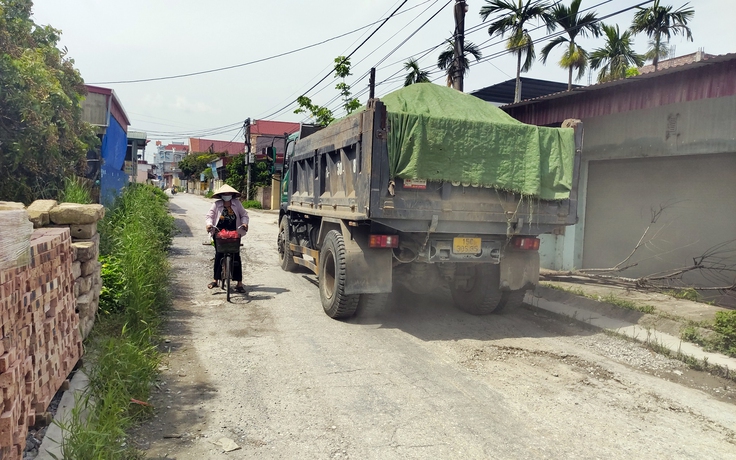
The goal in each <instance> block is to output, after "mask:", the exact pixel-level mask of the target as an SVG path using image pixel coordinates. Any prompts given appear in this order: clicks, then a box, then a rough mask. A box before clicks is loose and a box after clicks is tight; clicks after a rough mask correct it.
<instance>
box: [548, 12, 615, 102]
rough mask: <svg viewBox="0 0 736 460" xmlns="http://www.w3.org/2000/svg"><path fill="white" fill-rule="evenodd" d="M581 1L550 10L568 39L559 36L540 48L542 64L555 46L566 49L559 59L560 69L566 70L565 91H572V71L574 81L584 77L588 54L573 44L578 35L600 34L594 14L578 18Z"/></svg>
mask: <svg viewBox="0 0 736 460" xmlns="http://www.w3.org/2000/svg"><path fill="white" fill-rule="evenodd" d="M582 1H583V0H572V3H570V6H569V7H567V6H565V5H562V4H557V5H556V6H554V7H553V8H552V18H553V20H554V21H555V23H556V24H558V25H559V26H560V27H562V28H563V29H565V31H566V32H567V35H568V37H569V38H566V37H563V36H560V37H557V38H555V39H554V40H552V41H551V42H549V43H548V44H547V46H545V47H544V48H542V62H543V63H545V64H546V63H547V58H549V53H550V52H551V51H552V49H553V48H554V47H556V46H557V45H565V46H566V47H567V49H566V50H565V54H563V55H562V59H560V67H562V68H563V69H568V76H567V90H568V91H570V90H571V89H572V71H573V69H577V71H578V74H577V76H576V78H575V80H580V79H581V78H583V75H585V70H586V69H587V67H588V52H587V51H585V50H584V49H583V48H581V47H580V45H578V44H577V43H576V42H575V39H576V38H577V36H578V35H580V36H581V37H587V36H588V32H590V33H591V34H592V35H593V36H595V37H597V36H599V35H600V34H601V28H600V25H599V24H598V22H597V21H598V18H597V17H596V14H595V13H593V12H591V13H587V14H586V15H585V16H580V15H579V14H578V12H579V11H580V3H582Z"/></svg>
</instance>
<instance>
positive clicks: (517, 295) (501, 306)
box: [496, 289, 526, 313]
mask: <svg viewBox="0 0 736 460" xmlns="http://www.w3.org/2000/svg"><path fill="white" fill-rule="evenodd" d="M525 295H526V289H519V290H517V291H505V292H504V293H503V296H501V301H500V302H499V303H498V308H496V313H499V312H501V311H512V310H516V309H517V308H519V307H520V306H521V304H522V303H524V296H525Z"/></svg>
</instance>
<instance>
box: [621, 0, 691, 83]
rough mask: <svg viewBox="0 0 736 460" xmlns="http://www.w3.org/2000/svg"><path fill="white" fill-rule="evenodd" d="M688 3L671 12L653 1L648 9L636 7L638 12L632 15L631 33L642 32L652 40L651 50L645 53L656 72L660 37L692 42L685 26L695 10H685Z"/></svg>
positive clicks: (668, 39)
mask: <svg viewBox="0 0 736 460" xmlns="http://www.w3.org/2000/svg"><path fill="white" fill-rule="evenodd" d="M688 5H689V3H685V4H684V5H682V6H681V7H679V8H678V9H676V10H675V11H672V7H671V6H660V4H659V0H654V3H653V4H652V6H650V7H649V8H642V7H637V8H638V9H639V11H637V12H636V14H635V15H634V21H633V23H632V24H631V31H632V32H633V33H635V34H637V33H639V32H644V33H646V34H647V37H649V38H651V39H653V40H654V43H653V45H654V46H652V48H651V49H650V50H649V52H648V53H647V54H648V56H651V59H652V64H654V70H655V71H656V70H657V64H659V58H660V56H661V53H660V51H661V50H662V48H661V46H660V45H661V42H662V37H665V38H666V39H667V42H669V41H670V36H671V35H678V34H682V35H684V36H685V37H686V38H687V39H688V40H690V41H693V34H692V32H690V28H689V27H688V26H687V22H688V21H689V20H690V19H692V18H693V16H694V15H695V10H693V9H692V8H690V9H687V8H686V7H687V6H688Z"/></svg>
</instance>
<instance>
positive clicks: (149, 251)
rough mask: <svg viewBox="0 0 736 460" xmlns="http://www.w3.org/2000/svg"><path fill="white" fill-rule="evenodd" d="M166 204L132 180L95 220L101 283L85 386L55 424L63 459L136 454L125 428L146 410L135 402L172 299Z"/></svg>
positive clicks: (151, 370)
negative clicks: (69, 413) (59, 429)
mask: <svg viewBox="0 0 736 460" xmlns="http://www.w3.org/2000/svg"><path fill="white" fill-rule="evenodd" d="M167 203H168V197H167V196H166V195H165V194H164V193H163V192H162V191H161V190H159V189H157V188H155V187H152V186H148V185H143V184H138V185H135V184H134V185H131V186H129V187H127V188H126V189H125V190H124V192H123V193H122V194H121V195H120V196H119V197H118V198H117V199H116V201H115V204H114V205H113V207H112V209H109V210H108V211H107V212H106V216H105V219H104V220H103V221H102V222H101V223H100V224H99V229H100V249H101V253H102V255H101V260H102V263H103V272H102V278H103V285H104V289H103V292H102V293H101V297H100V309H99V313H98V318H97V323H96V325H95V329H94V330H93V332H92V334H90V337H88V338H87V340H86V343H85V345H86V347H87V356H88V359H89V363H90V365H89V366H88V368H87V369H86V372H87V373H88V375H89V378H90V384H89V387H88V390H87V392H86V394H85V395H84V397H82V398H80V400H79V404H78V406H77V407H76V408H75V409H74V411H72V417H71V418H70V420H68V421H65V422H64V423H62V424H61V425H62V429H64V430H65V431H66V433H67V436H66V437H65V439H64V441H63V443H62V452H63V458H64V459H117V458H124V459H130V458H138V457H140V456H139V453H137V452H135V451H134V450H131V448H129V447H125V444H126V443H125V432H126V430H127V429H129V428H130V427H131V426H132V425H133V424H134V423H136V422H137V421H138V420H140V419H141V418H143V417H145V416H147V415H148V414H149V413H150V407H148V406H146V405H145V404H139V403H137V402H136V401H143V402H146V401H147V400H148V398H149V396H150V389H151V385H152V383H153V381H154V379H155V378H156V374H157V369H158V364H159V362H160V357H159V353H158V351H157V349H156V343H157V341H158V333H159V331H158V329H159V324H160V314H161V312H162V311H163V310H164V309H166V308H168V306H169V303H170V296H169V290H168V276H169V265H168V261H167V251H168V249H169V248H170V246H171V242H172V238H173V235H174V219H173V217H172V216H171V215H170V214H169V212H168V208H167ZM84 413H86V417H85V416H82V414H84Z"/></svg>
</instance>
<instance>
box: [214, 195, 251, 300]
mask: <svg viewBox="0 0 736 460" xmlns="http://www.w3.org/2000/svg"><path fill="white" fill-rule="evenodd" d="M212 197H213V198H216V199H217V201H215V202H214V203H213V204H212V207H211V208H210V210H209V212H207V217H206V219H205V224H206V225H207V232H210V233H211V232H213V229H215V228H216V229H217V230H237V231H238V234H239V235H240V236H243V235H245V234H246V233H247V232H248V222H249V220H250V219H249V218H248V211H246V210H245V208H244V207H243V205H242V204H241V203H240V201H239V200H238V198H240V193H239V192H238V191H237V190H235V189H234V188H232V187H230V186H229V185H223V186H222V187H220V188H218V189H217V190H216V191H215V193H214V194H213V195H212ZM223 256H224V255H223V253H221V252H215V267H214V272H215V276H214V280H213V281H212V282H211V283H210V284H208V285H207V287H208V288H209V289H212V288H213V287H215V286H217V285H218V282H219V281H220V280H221V279H222V273H221V271H222V258H223ZM232 279H233V281H235V282H236V283H237V284H236V285H235V292H245V288H244V287H243V267H242V266H241V263H240V254H239V253H236V254H234V257H233V276H232Z"/></svg>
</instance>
